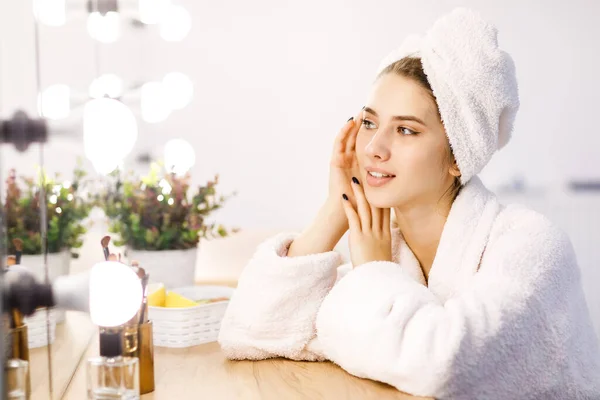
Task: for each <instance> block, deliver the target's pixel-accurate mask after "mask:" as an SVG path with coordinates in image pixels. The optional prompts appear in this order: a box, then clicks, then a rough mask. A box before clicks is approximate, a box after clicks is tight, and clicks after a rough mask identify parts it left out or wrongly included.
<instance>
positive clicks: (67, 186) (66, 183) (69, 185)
mask: <svg viewBox="0 0 600 400" xmlns="http://www.w3.org/2000/svg"><path fill="white" fill-rule="evenodd" d="M63 187H64V188H65V189H68V188H70V187H71V182H69V181H64V182H63Z"/></svg>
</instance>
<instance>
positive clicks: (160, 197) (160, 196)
mask: <svg viewBox="0 0 600 400" xmlns="http://www.w3.org/2000/svg"><path fill="white" fill-rule="evenodd" d="M156 199H157V200H158V201H163V200H164V199H165V196H163V195H162V194H159V195H158V197H157V198H156Z"/></svg>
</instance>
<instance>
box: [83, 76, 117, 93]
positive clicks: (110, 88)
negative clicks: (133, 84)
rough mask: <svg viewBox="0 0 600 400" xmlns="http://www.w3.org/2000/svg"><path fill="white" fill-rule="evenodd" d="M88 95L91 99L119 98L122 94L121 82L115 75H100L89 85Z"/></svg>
mask: <svg viewBox="0 0 600 400" xmlns="http://www.w3.org/2000/svg"><path fill="white" fill-rule="evenodd" d="M89 94H90V97H91V98H93V99H99V98H102V97H104V96H108V97H110V98H112V99H116V98H119V97H121V95H122V94H123V80H122V79H121V78H119V77H118V76H117V75H115V74H104V75H101V76H99V77H97V78H96V79H94V80H93V81H92V83H91V84H90V89H89Z"/></svg>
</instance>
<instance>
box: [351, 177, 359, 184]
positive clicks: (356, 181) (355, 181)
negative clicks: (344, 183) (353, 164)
mask: <svg viewBox="0 0 600 400" xmlns="http://www.w3.org/2000/svg"><path fill="white" fill-rule="evenodd" d="M352 182H354V183H356V184H357V185H360V182H358V179H356V178H355V177H352Z"/></svg>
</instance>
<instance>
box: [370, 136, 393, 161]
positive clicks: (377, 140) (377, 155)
mask: <svg viewBox="0 0 600 400" xmlns="http://www.w3.org/2000/svg"><path fill="white" fill-rule="evenodd" d="M365 152H366V154H367V155H368V156H369V157H370V158H373V159H375V160H378V161H387V160H389V158H390V155H391V153H390V149H389V145H388V143H387V138H386V135H385V132H384V131H382V130H378V131H377V132H376V133H375V134H374V135H373V137H372V138H371V141H370V142H369V143H368V144H367V147H366V148H365Z"/></svg>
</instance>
